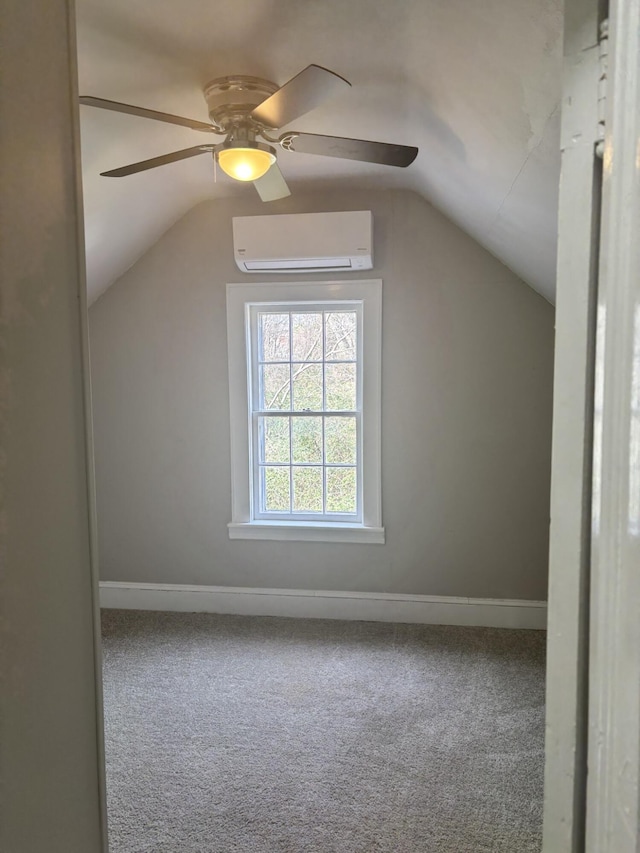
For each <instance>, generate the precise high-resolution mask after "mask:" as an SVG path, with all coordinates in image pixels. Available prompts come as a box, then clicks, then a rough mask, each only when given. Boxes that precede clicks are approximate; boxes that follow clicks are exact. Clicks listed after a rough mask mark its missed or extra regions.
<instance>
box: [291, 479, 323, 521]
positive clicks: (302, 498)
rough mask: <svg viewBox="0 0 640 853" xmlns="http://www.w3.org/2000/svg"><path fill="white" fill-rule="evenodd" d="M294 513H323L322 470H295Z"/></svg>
mask: <svg viewBox="0 0 640 853" xmlns="http://www.w3.org/2000/svg"><path fill="white" fill-rule="evenodd" d="M293 511H294V512H322V468H294V469H293Z"/></svg>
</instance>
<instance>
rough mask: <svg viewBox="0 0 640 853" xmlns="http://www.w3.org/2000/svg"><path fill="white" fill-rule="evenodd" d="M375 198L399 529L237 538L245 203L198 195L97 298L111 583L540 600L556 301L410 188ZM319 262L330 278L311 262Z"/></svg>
mask: <svg viewBox="0 0 640 853" xmlns="http://www.w3.org/2000/svg"><path fill="white" fill-rule="evenodd" d="M344 209H371V210H372V211H373V214H374V222H375V255H376V267H375V269H374V271H373V272H372V273H370V274H362V275H361V276H360V277H363V278H366V277H373V276H376V277H381V278H382V279H383V281H384V285H383V392H382V394H383V521H384V525H385V527H386V532H387V544H386V545H384V546H380V545H333V544H330V545H328V544H315V543H289V542H287V543H278V542H246V541H233V542H231V541H230V540H229V538H228V535H227V528H226V524H227V522H228V521H229V520H230V517H231V509H230V470H229V464H230V463H229V406H228V377H227V362H226V316H225V284H226V283H227V282H229V281H240V280H243V279H246V280H252V281H255V280H256V278H255V277H254V276H248V275H243V274H241V273H240V272H239V271H238V269H237V267H236V266H235V264H234V262H233V253H232V241H231V217H232V216H233V215H238V214H240V215H242V214H245V215H246V214H261V213H262V214H263V213H265V212H266V210H265V207H264V206H263V205H261V203H260V202H259V201H254V199H253V197H252V196H250V195H248V196H247V198H246V200H242V201H240V202H238V201H236V202H230V201H229V200H222V201H217V202H207V203H204V204H202V205H200V206H198V207H196V208H194V209H193V210H192V211H191V212H190V213H189V214H187V216H186V217H184V219H182V220H181V221H180V222H178V223H177V224H176V225H175V226H174V227H173V228H172V229H171V230H170V231H169V232H167V234H165V235H164V237H162V239H161V240H160V241H159V242H158V243H157V244H156V245H155V246H154V247H153V248H152V249H151V250H150V251H149V252H148V253H147V254H146V255H145V256H144V257H143V258H142V259H141V260H140V261H139V262H138V263H137V264H136V265H135V266H134V267H133V268H132V269H131V270H129V271H128V272H127V273H126V274H125V275H124V276H123V277H122V278H121V279H120V280H119V281H118V282H116V283H115V284H114V285H113V286H112V287H111V288H110V289H109V290H108V291H107V292H106V293H105V295H104V296H103V297H102V298H101V299H99V300H98V302H96V303H95V304H94V305H93V307H92V308H91V310H90V338H91V349H92V357H91V363H92V378H93V387H94V406H95V408H94V416H95V429H96V464H97V482H98V518H99V525H100V537H99V538H100V558H101V559H100V563H101V566H102V577H103V579H105V580H122V581H144V582H164V583H193V584H221V585H231V586H264V587H285V588H287V587H289V588H291V587H292V588H304V589H336V590H358V591H388V592H406V593H423V594H432V595H455V596H479V597H495V598H523V599H544V598H546V585H547V549H548V521H549V472H550V439H551V391H552V361H553V319H554V312H553V308H552V307H551V305H549V304H548V303H547V302H545V301H544V300H543V299H542V298H541V297H540V296H538V295H537V294H535V293H534V292H533V291H532V290H531V289H530V288H529V287H527V286H526V285H525V284H523V283H522V282H521V281H520V280H519V279H518V278H517V277H516V276H515V275H514V274H512V273H511V272H510V271H509V270H507V269H506V268H505V267H504V266H502V265H501V264H500V263H499V262H498V261H496V260H495V259H494V258H493V257H491V256H490V255H489V254H488V253H487V252H486V251H484V250H483V249H482V248H480V246H478V245H477V244H476V243H475V242H474V241H473V240H471V239H470V238H469V237H467V236H466V235H464V234H463V233H462V232H461V231H460V230H459V229H458V228H457V227H455V226H454V225H453V224H452V223H451V222H449V221H448V220H447V219H445V218H444V217H443V216H442V215H440V214H439V213H438V212H437V211H435V210H434V209H433V208H432V207H431V206H430V205H428V204H427V203H426V202H425V201H423V200H422V199H421V198H420V197H419V196H417V195H415V194H413V193H410V192H399V191H398V192H396V191H394V192H391V191H388V192H338V191H336V192H331V193H322V194H316V195H307V196H303V195H299V194H296V195H295V196H294V198H293V199H287V200H285V201H283V202H278V203H277V205H273V206H271V207H270V208H269V210H270V212H291V211H301V212H302V211H314V210H344ZM315 278H318V276H315Z"/></svg>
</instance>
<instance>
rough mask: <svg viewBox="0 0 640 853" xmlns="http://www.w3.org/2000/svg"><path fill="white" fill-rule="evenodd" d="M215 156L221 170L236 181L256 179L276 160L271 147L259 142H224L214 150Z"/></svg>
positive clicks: (264, 173)
mask: <svg viewBox="0 0 640 853" xmlns="http://www.w3.org/2000/svg"><path fill="white" fill-rule="evenodd" d="M216 157H217V158H218V165H219V166H220V168H221V169H222V171H223V172H224V173H225V174H227V175H229V177H230V178H234V179H235V180H236V181H257V180H258V178H261V177H262V176H263V175H266V173H267V172H268V171H269V169H270V168H271V167H272V166H273V164H274V163H275V162H276V155H275V151H274V150H273V148H271V146H270V145H262V143H260V142H254V143H251V144H246V143H244V144H243V145H234V144H233V143H231V144H229V143H226V144H225V145H224V146H223V147H221V148H220V149H219V150H218V151H217V152H216Z"/></svg>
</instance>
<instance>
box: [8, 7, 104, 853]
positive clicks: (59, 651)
mask: <svg viewBox="0 0 640 853" xmlns="http://www.w3.org/2000/svg"><path fill="white" fill-rule="evenodd" d="M68 13H69V9H68V4H67V3H65V2H64V1H63V0H30V2H28V3H26V2H24V0H8V2H5V3H3V4H2V16H3V20H2V28H1V30H0V54H1V55H2V82H1V90H0V125H1V126H2V129H3V133H2V141H1V147H0V185H1V186H2V193H1V194H0V218H1V221H2V239H3V244H2V251H1V252H0V259H1V260H0V306H1V310H2V317H1V321H0V358H1V365H0V380H1V382H0V389H1V399H0V442H1V446H2V451H1V453H0V480H1V483H0V486H1V489H0V491H1V492H2V507H1V516H0V562H1V564H2V565H1V571H0V587H1V588H0V607H1V609H2V613H1V617H0V668H1V673H0V770H1V773H2V786H1V788H2V789H1V791H0V812H1V813H0V849H1V850H2V851H3V853H44V851H47V853H99V851H101V850H103V846H102V832H101V827H102V823H101V822H102V820H103V818H104V812H103V810H102V804H103V802H104V801H103V799H102V795H101V783H100V777H101V764H102V757H101V754H100V743H101V736H100V726H101V718H100V702H99V696H98V693H97V686H96V664H95V658H94V649H95V647H94V605H93V600H94V596H93V593H94V589H93V587H94V584H93V583H92V576H91V548H90V526H91V521H90V509H89V506H88V504H87V494H88V491H89V485H88V476H87V461H86V460H87V456H86V454H87V446H86V437H85V435H86V434H85V408H84V404H83V384H84V383H83V373H82V367H81V354H82V341H83V336H82V324H81V317H82V314H81V311H82V310H84V309H83V306H84V302H83V299H84V287H85V284H84V277H83V275H82V274H81V268H82V267H81V265H82V262H83V260H82V255H81V250H80V247H79V245H78V233H79V228H78V226H79V222H80V221H81V211H80V208H79V204H78V195H77V181H76V168H75V156H74V155H75V153H76V150H77V149H76V145H75V140H76V138H77V136H76V133H75V128H76V123H77V105H76V103H75V98H74V82H75V80H74V71H73V66H72V65H71V63H72V58H73V61H75V50H74V46H73V33H72V30H71V26H70V19H69V18H68ZM71 20H72V18H71ZM104 849H106V848H104Z"/></svg>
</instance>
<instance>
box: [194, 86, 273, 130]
mask: <svg viewBox="0 0 640 853" xmlns="http://www.w3.org/2000/svg"><path fill="white" fill-rule="evenodd" d="M279 88H280V87H279V86H277V85H276V84H275V83H272V82H271V81H270V80H263V79H262V78H261V77H250V76H249V75H246V74H234V75H232V76H231V77H216V79H215V80H211V81H210V82H209V83H207V85H206V86H205V87H204V97H205V100H206V102H207V106H208V108H209V118H210V119H211V121H212V122H213V123H214V124H215V125H217V126H218V127H220V128H222V129H223V130H231V128H233V127H234V126H238V125H239V124H243V123H246V122H247V120H248V119H249V115H250V114H251V113H252V112H253V110H254V109H255V108H256V107H257V106H258V104H261V103H262V102H263V101H264V100H266V99H267V98H269V97H270V96H271V95H273V94H274V93H275V92H277V91H278V89H279Z"/></svg>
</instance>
